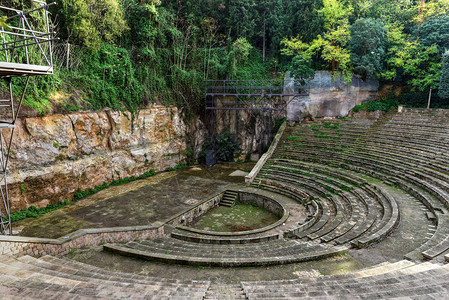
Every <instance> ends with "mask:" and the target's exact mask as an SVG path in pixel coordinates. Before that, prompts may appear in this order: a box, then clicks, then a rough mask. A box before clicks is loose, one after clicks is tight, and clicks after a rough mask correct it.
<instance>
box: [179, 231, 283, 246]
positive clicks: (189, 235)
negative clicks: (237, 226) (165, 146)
mask: <svg viewBox="0 0 449 300" xmlns="http://www.w3.org/2000/svg"><path fill="white" fill-rule="evenodd" d="M170 236H171V237H172V238H174V239H178V240H183V241H187V242H194V243H202V244H250V243H260V242H267V241H273V240H278V239H280V238H281V237H280V235H279V234H270V235H262V234H258V235H254V236H237V237H228V236H210V235H204V234H197V233H194V232H190V231H186V230H183V229H182V228H175V229H174V230H173V231H172V232H171V233H170Z"/></svg>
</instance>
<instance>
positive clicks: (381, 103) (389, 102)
mask: <svg viewBox="0 0 449 300" xmlns="http://www.w3.org/2000/svg"><path fill="white" fill-rule="evenodd" d="M398 106H399V102H398V100H397V98H396V97H394V96H393V95H388V96H387V97H385V98H380V99H378V100H375V101H368V102H366V103H364V104H362V105H356V106H355V107H354V108H353V109H352V111H353V112H355V113H357V112H359V111H360V110H366V111H377V110H381V111H384V112H386V111H388V110H390V109H396V108H397V107H398Z"/></svg>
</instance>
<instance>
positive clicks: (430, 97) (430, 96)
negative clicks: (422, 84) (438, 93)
mask: <svg viewBox="0 0 449 300" xmlns="http://www.w3.org/2000/svg"><path fill="white" fill-rule="evenodd" d="M430 99H432V88H430V91H429V101H428V102H427V109H429V108H430Z"/></svg>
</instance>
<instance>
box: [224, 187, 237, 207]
mask: <svg viewBox="0 0 449 300" xmlns="http://www.w3.org/2000/svg"><path fill="white" fill-rule="evenodd" d="M238 198H239V193H238V192H236V191H230V190H227V191H225V193H224V194H223V197H221V199H220V203H219V205H220V206H226V207H232V206H234V205H235V204H236V202H237V201H238Z"/></svg>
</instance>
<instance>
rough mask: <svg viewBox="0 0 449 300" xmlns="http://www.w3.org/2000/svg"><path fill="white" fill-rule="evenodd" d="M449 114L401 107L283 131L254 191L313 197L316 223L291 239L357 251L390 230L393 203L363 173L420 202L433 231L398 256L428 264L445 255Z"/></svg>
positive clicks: (447, 246) (394, 213)
mask: <svg viewBox="0 0 449 300" xmlns="http://www.w3.org/2000/svg"><path fill="white" fill-rule="evenodd" d="M448 149H449V112H448V111H446V110H431V111H427V110H416V109H406V111H405V112H403V113H396V112H389V113H387V114H386V115H385V116H383V117H381V118H379V119H377V120H376V119H373V120H369V119H363V118H360V119H358V118H348V119H336V120H316V121H315V122H309V123H305V124H301V125H299V126H296V127H291V128H288V129H287V130H286V131H285V133H284V136H283V139H282V141H281V143H280V144H279V145H278V147H277V149H276V151H275V153H274V154H273V156H272V157H271V158H270V159H269V160H268V162H267V163H266V164H265V165H264V167H263V169H262V170H261V172H260V174H259V175H258V177H257V178H256V180H255V181H254V183H253V184H254V185H257V186H260V187H261V188H264V189H269V190H272V191H277V192H279V193H288V191H289V190H291V187H296V188H298V187H301V188H302V189H303V191H304V192H305V193H308V194H309V195H311V196H312V197H313V198H315V199H319V202H318V203H319V214H318V215H319V217H320V218H319V220H318V221H316V222H312V223H311V226H308V225H307V226H305V227H302V228H301V230H300V232H299V233H295V236H296V237H298V238H305V237H307V238H308V239H312V240H313V239H318V238H319V239H320V240H321V241H322V242H330V241H332V242H334V243H336V244H344V243H348V242H350V243H351V244H352V245H354V246H358V247H363V246H366V245H368V244H370V243H372V242H375V241H378V240H379V239H381V238H384V237H385V236H386V235H388V233H389V232H391V230H392V229H393V228H394V226H396V225H397V222H398V221H399V217H400V211H399V209H398V206H397V203H395V201H394V199H393V198H392V197H391V196H390V195H389V194H388V192H387V191H386V190H385V189H382V187H381V185H378V184H375V183H374V184H367V183H366V181H365V180H364V178H363V176H362V175H369V176H370V177H374V178H376V179H380V180H382V181H383V182H384V183H386V184H388V185H392V186H395V187H399V188H401V189H403V190H404V191H405V192H407V193H409V194H410V195H411V196H412V197H414V198H415V199H417V200H419V201H420V202H421V203H422V204H423V205H425V206H426V207H427V209H428V210H429V212H428V217H429V218H430V219H432V220H434V221H435V223H436V232H435V234H434V235H433V236H432V238H430V239H429V240H428V241H427V242H426V243H425V244H423V245H422V246H421V247H419V248H417V249H415V250H414V251H412V252H411V253H409V254H407V255H406V256H405V257H406V258H408V259H412V260H414V259H421V258H423V257H424V258H426V259H433V258H435V257H437V256H439V255H442V254H444V253H445V252H447V251H448V250H449V214H448V213H447V212H448V210H447V206H448V203H449V164H448V158H449V152H448Z"/></svg>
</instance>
